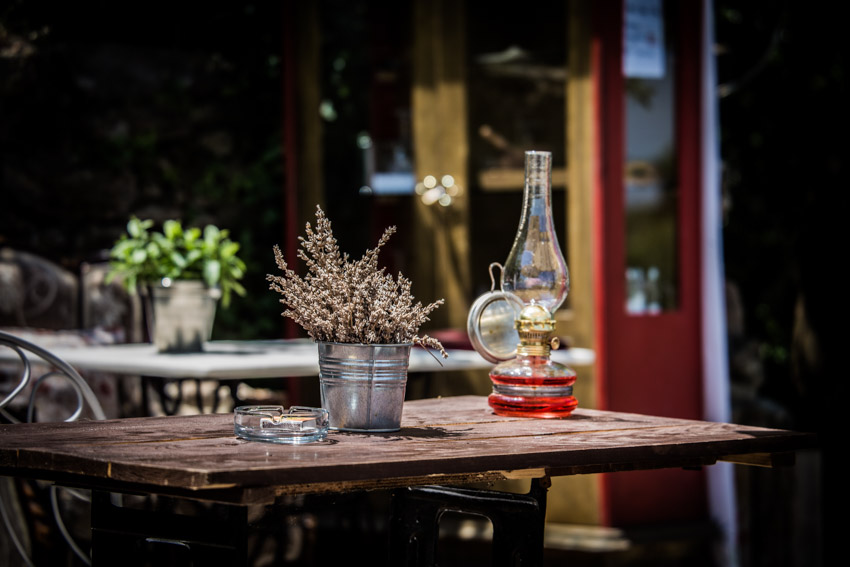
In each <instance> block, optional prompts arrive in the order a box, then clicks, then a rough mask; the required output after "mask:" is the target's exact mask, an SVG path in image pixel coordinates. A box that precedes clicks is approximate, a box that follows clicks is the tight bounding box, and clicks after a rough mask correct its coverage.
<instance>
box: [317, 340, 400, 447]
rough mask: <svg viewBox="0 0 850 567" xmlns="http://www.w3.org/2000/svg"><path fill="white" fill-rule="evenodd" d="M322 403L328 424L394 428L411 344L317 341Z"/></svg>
mask: <svg viewBox="0 0 850 567" xmlns="http://www.w3.org/2000/svg"><path fill="white" fill-rule="evenodd" d="M318 346H319V382H320V385H321V394H322V407H323V408H324V409H326V410H328V413H329V414H330V428H331V429H336V430H340V431H370V432H381V431H398V430H399V429H400V428H401V412H402V409H403V407H404V393H405V389H406V387H407V369H408V365H409V362H410V347H411V345H410V344H392V345H385V344H373V345H362V344H353V343H331V342H319V343H318Z"/></svg>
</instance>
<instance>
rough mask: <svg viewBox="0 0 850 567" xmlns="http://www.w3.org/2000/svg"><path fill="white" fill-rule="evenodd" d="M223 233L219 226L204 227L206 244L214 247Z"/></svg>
mask: <svg viewBox="0 0 850 567" xmlns="http://www.w3.org/2000/svg"><path fill="white" fill-rule="evenodd" d="M220 235H221V231H220V230H219V229H218V227H217V226H215V225H212V224H208V225H207V226H206V227H204V243H205V244H206V245H207V246H209V247H210V248H212V247H214V246H215V245H216V244H217V243H218V241H219V238H220Z"/></svg>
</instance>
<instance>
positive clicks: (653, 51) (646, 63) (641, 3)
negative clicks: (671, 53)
mask: <svg viewBox="0 0 850 567" xmlns="http://www.w3.org/2000/svg"><path fill="white" fill-rule="evenodd" d="M664 69H665V56H664V15H663V5H662V0H624V2H623V75H624V76H625V77H628V78H643V79H660V78H662V77H664Z"/></svg>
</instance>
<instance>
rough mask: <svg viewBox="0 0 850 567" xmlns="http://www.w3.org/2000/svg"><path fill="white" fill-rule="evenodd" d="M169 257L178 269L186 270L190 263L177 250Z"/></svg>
mask: <svg viewBox="0 0 850 567" xmlns="http://www.w3.org/2000/svg"><path fill="white" fill-rule="evenodd" d="M169 257H170V258H171V262H172V263H173V264H174V265H175V266H177V267H178V268H185V267H186V266H187V265H188V263H189V262H187V260H186V258H185V257H184V256H183V255H182V254H181V253H180V252H177V251H176V250H175V251H174V252H172V253H171V255H170V256H169Z"/></svg>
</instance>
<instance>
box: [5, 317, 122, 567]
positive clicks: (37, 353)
mask: <svg viewBox="0 0 850 567" xmlns="http://www.w3.org/2000/svg"><path fill="white" fill-rule="evenodd" d="M0 347H6V348H9V349H11V350H12V351H14V352H15V353H16V354H17V355H18V358H19V359H20V364H21V368H22V372H21V376H20V379H19V380H18V381H17V383H16V384H15V385H14V386H13V387H12V389H11V392H10V393H8V394H6V396H5V397H4V398H2V400H0V418H2V419H5V420H6V421H8V422H10V423H20V422H21V421H22V420H21V419H19V417H18V416H15V415H14V414H13V413H12V412H11V411H9V408H8V406H9V405H10V404H11V402H12V401H13V400H14V399H15V398H16V397H17V396H18V395H19V394H21V392H23V391H24V390H25V389H26V388H27V386H28V385H30V383H32V388H31V393H30V396H29V401H28V403H27V404H26V421H27V422H32V421H33V420H34V418H35V409H36V394H37V393H38V390H39V386H41V385H42V384H43V382H44V381H45V380H47V379H48V378H50V377H52V376H59V377H63V378H65V379H67V380H68V381H69V382H70V384H71V385H72V386H73V389H74V391H75V392H76V398H77V405H76V408H75V409H74V410H73V411H72V412H71V414H70V415H69V416H67V417H65V418H64V419H63V421H76V420H78V419H80V417H81V416H82V415H83V411H84V408H85V407H86V406H88V408H89V410H90V412H91V415H92V416H93V418H94V419H106V415H105V413H104V411H103V408H102V407H101V404H100V402H99V401H98V399H97V396H96V395H95V393H94V391H92V389H91V387H90V386H89V384H88V383H87V382H86V381H85V379H84V378H83V377H82V376H80V374H79V372H77V371H76V370H75V369H74V368H73V367H72V366H71V365H70V364H68V363H67V362H65V361H64V360H62V359H61V358H59V357H57V356H56V355H54V354H52V353H51V352H49V351H48V350H46V349H44V348H42V347H40V346H38V345H35V344H33V343H31V342H29V341H26V340H24V339H21V338H20V337H17V336H15V335H11V334H9V333H6V332H3V331H0ZM31 357H37V358H39V359H41V360H42V361H43V363H45V364H46V365H47V367H48V371H47V372H45V373H44V374H42V375H41V376H39V377H37V378H35V379H34V378H33V364H32V363H33V360H31ZM13 383H14V382H13ZM41 421H45V420H44V419H41ZM47 421H58V419H56V420H47ZM4 480H5V482H4V486H3V487H2V488H3V490H2V492H0V516H2V520H3V523H4V524H5V526H6V529H7V531H8V533H9V537H10V539H11V541H12V543H13V544H14V546H15V548H16V549H17V550H18V552H19V553H20V554H21V557H22V558H23V560H24V562H25V563H26V564H27V565H33V562H32V559H31V558H30V557H29V554H28V552H27V550H26V546H25V545H24V543H23V542H22V541H21V537H23V536H25V535H26V534H25V532H26V524H25V522H24V521H23V518H20V517H19V518H18V524H19V530H21V535H20V536H19V533H18V531H17V530H16V529H15V526H14V525H13V512H12V509H13V508H14V509H17V506H14V507H13V506H10V505H9V504H12V503H13V502H12V499H13V498H14V499H15V502H16V501H17V499H18V495H17V491H16V489H15V485H14V483H13V482H11V479H4ZM57 489H58V487H57V486H56V485H51V486H50V503H51V508H52V510H53V517H54V520H55V521H56V525H57V528H58V529H59V532H60V533H61V535H62V537H63V539H64V540H65V541H66V542H67V543H68V545H69V546H70V547H71V550H72V551H73V552H74V554H75V555H77V556H78V557H79V558H80V559H81V560H82V561H83V562H84V563H86V564H88V565H90V564H91V559H90V557H89V555H88V554H87V553H85V552H84V551H83V550H82V549H80V547H79V546H78V545H77V543H76V542H75V541H74V540H73V538H72V537H71V535H70V533H69V532H68V530H67V528H66V526H65V523H64V522H63V520H62V518H61V515H60V511H59V505H58V498H57ZM64 490H66V491H68V492H69V493H71V494H72V495H74V496H76V497H79V498H81V499H84V500H87V501H90V497H89V496H88V495H86V494H85V493H84V492H82V491H78V490H74V489H69V488H64ZM14 515H18V514H14Z"/></svg>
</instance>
